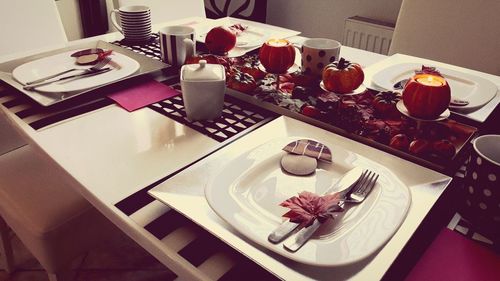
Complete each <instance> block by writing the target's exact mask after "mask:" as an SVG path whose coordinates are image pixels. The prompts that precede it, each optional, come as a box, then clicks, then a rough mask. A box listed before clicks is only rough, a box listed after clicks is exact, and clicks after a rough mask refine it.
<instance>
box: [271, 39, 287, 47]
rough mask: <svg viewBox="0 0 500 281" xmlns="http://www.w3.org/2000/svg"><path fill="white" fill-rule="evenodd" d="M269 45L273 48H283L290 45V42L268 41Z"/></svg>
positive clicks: (280, 40)
mask: <svg viewBox="0 0 500 281" xmlns="http://www.w3.org/2000/svg"><path fill="white" fill-rule="evenodd" d="M268 44H269V45H271V46H273V47H283V46H286V45H288V41H286V40H282V39H271V40H269V41H268Z"/></svg>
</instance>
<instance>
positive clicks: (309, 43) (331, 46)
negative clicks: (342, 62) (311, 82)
mask: <svg viewBox="0 0 500 281" xmlns="http://www.w3.org/2000/svg"><path fill="white" fill-rule="evenodd" d="M341 46H342V45H341V44H340V43H339V42H338V41H335V40H332V39H326V38H310V39H306V40H305V41H304V42H303V43H302V47H301V48H300V54H301V56H302V58H301V67H302V72H304V73H306V74H312V75H314V76H316V77H318V78H321V74H322V73H323V68H324V67H325V66H326V65H327V64H329V63H331V62H334V61H336V60H338V59H339V56H340V47H341Z"/></svg>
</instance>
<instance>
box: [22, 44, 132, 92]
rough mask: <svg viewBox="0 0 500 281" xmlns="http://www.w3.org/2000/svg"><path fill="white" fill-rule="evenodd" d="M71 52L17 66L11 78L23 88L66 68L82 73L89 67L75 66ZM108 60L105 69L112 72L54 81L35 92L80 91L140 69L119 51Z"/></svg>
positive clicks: (74, 72) (123, 76)
mask: <svg viewBox="0 0 500 281" xmlns="http://www.w3.org/2000/svg"><path fill="white" fill-rule="evenodd" d="M74 52H75V51H74V50H72V51H68V52H64V53H60V54H56V55H53V56H49V57H44V58H41V59H37V60H34V61H30V62H27V63H25V64H22V65H20V66H18V67H16V68H15V69H14V70H13V71H12V76H13V77H14V79H16V80H17V81H18V82H20V83H21V84H23V85H25V84H26V82H29V81H34V80H37V79H40V78H42V77H47V76H49V75H52V74H55V73H59V72H62V71H65V70H68V69H72V68H77V69H82V70H83V69H87V68H89V67H90V66H79V65H77V64H76V58H74V57H71V54H73V53H74ZM110 58H111V61H110V62H109V63H108V65H107V67H110V68H111V71H109V72H106V73H103V74H99V75H94V76H91V77H85V78H81V79H75V80H73V79H69V80H65V81H61V82H55V83H52V84H48V85H45V86H41V87H38V88H36V91H37V92H42V93H66V92H77V91H83V90H87V89H91V88H95V87H98V86H101V85H104V84H109V83H111V82H114V81H116V80H119V79H122V78H125V77H127V76H130V75H132V74H133V73H135V72H136V71H137V70H138V69H139V63H138V62H137V61H136V60H134V59H132V58H129V57H127V56H125V55H122V54H120V53H118V52H113V53H112V54H111V55H110ZM82 70H75V71H73V72H71V73H69V74H65V75H61V76H60V77H64V76H69V75H72V74H78V73H81V72H82ZM60 77H58V78H60Z"/></svg>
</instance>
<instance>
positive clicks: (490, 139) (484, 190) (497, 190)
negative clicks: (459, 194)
mask: <svg viewBox="0 0 500 281" xmlns="http://www.w3.org/2000/svg"><path fill="white" fill-rule="evenodd" d="M472 146H473V150H472V153H471V157H470V159H469V160H467V169H466V172H465V194H466V198H465V206H464V208H463V210H462V211H461V214H462V215H463V216H464V217H465V218H467V219H469V220H471V222H472V223H473V224H477V225H478V226H479V227H480V228H481V229H484V230H486V231H487V232H489V233H490V234H493V235H494V234H499V235H500V135H484V136H480V137H478V138H476V139H475V140H473V141H472ZM485 233H486V232H485Z"/></svg>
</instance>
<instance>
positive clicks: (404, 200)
mask: <svg viewBox="0 0 500 281" xmlns="http://www.w3.org/2000/svg"><path fill="white" fill-rule="evenodd" d="M302 138H303V137H300V136H298V137H291V138H290V137H288V138H279V139H273V140H271V141H269V142H266V143H264V144H262V145H261V146H258V147H257V148H254V149H251V150H248V151H245V152H242V153H241V154H240V155H238V156H237V157H236V158H233V159H231V160H230V161H229V162H227V163H224V164H223V165H221V169H220V171H219V173H216V174H215V176H214V177H213V178H212V180H211V181H210V182H209V183H208V185H207V186H206V188H205V195H206V198H207V201H208V203H209V205H210V207H212V209H213V210H214V211H215V212H216V213H217V214H218V215H219V216H220V217H221V218H222V219H224V220H225V221H226V222H227V223H229V224H230V225H231V226H233V227H234V228H235V229H236V230H237V231H238V232H239V233H241V234H242V235H244V236H245V237H247V238H248V239H250V240H252V241H253V242H255V243H257V244H259V245H261V246H263V247H265V248H267V249H269V250H271V251H273V252H276V253H278V254H280V255H282V256H285V257H287V258H289V259H291V260H294V261H297V262H301V263H304V264H309V265H314V266H339V265H347V264H351V263H354V262H358V261H360V260H362V259H364V258H366V257H368V256H369V255H371V254H373V253H374V252H375V251H376V250H377V249H379V248H380V247H381V246H382V245H384V244H385V242H387V241H388V240H389V239H390V238H391V237H392V235H393V234H394V233H395V232H396V230H397V229H398V227H399V226H400V224H401V223H402V222H403V220H404V218H405V216H406V212H407V210H408V208H409V206H410V201H411V199H410V192H409V190H408V188H407V187H406V186H405V185H404V184H403V183H402V182H401V181H400V180H399V179H398V177H397V176H395V175H394V174H393V173H392V172H390V171H389V170H388V169H387V168H385V167H384V166H382V165H380V164H378V163H377V162H375V161H371V160H369V159H366V158H364V157H362V156H360V155H358V154H356V153H355V152H353V151H347V150H344V149H341V148H340V147H335V146H333V145H332V144H330V143H325V142H323V143H324V144H325V145H327V146H328V147H330V148H331V149H332V155H333V158H334V162H333V163H320V165H319V167H318V169H317V170H316V172H315V173H314V174H313V175H310V176H294V175H290V174H288V173H285V172H283V171H282V169H281V167H280V160H281V157H282V156H283V155H284V154H285V153H286V152H284V151H283V150H282V148H283V147H285V146H286V145H287V144H288V143H290V142H292V141H294V140H298V139H302ZM354 167H363V168H366V169H370V170H372V171H375V172H377V173H379V174H380V178H379V180H378V181H377V184H376V185H375V187H374V188H373V190H372V192H371V193H370V195H369V196H368V198H367V199H366V200H365V201H364V202H363V203H362V204H358V205H352V206H348V207H347V208H346V211H345V213H344V214H340V216H338V217H337V219H336V220H331V221H329V222H327V223H325V224H323V225H322V227H321V228H320V230H319V231H318V233H317V234H316V235H315V236H314V237H313V239H311V240H310V241H308V242H307V243H306V244H305V245H304V246H303V247H302V248H301V249H300V250H298V251H297V252H295V253H292V252H289V251H287V250H286V249H284V248H283V245H282V243H279V244H272V243H271V242H269V241H268V240H267V237H268V235H269V234H270V233H271V232H272V231H273V230H274V229H275V228H276V227H278V226H279V225H280V223H281V222H282V221H283V218H282V215H283V214H284V213H286V212H287V210H288V209H287V208H284V207H281V206H279V204H280V203H281V202H283V201H285V200H286V199H288V198H290V197H292V196H296V195H297V194H298V193H300V192H302V191H310V192H313V193H316V194H319V195H321V194H323V192H325V191H326V190H327V189H328V188H329V187H331V186H332V185H333V184H334V183H335V182H336V181H337V180H339V179H340V177H341V176H342V175H343V174H344V173H346V172H347V171H349V170H350V169H352V168H354ZM336 191H340V190H336ZM347 205H349V204H347Z"/></svg>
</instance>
